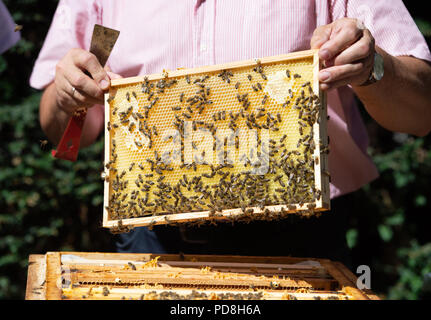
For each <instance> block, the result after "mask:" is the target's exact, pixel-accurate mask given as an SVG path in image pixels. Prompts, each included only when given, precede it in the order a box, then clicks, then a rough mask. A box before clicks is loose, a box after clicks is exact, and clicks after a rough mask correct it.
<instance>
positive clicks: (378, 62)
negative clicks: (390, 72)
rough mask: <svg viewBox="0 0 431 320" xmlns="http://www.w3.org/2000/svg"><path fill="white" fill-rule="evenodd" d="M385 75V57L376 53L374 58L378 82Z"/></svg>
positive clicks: (375, 75)
mask: <svg viewBox="0 0 431 320" xmlns="http://www.w3.org/2000/svg"><path fill="white" fill-rule="evenodd" d="M384 74H385V68H384V63H383V57H382V56H381V55H380V54H378V53H376V55H375V58H374V77H375V78H376V80H377V81H378V80H381V79H382V78H383V75H384Z"/></svg>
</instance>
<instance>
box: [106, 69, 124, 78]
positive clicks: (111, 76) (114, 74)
mask: <svg viewBox="0 0 431 320" xmlns="http://www.w3.org/2000/svg"><path fill="white" fill-rule="evenodd" d="M108 76H109V78H110V79H122V78H123V77H122V76H120V75H119V74H116V73H113V72H110V71H108Z"/></svg>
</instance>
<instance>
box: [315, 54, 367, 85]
mask: <svg viewBox="0 0 431 320" xmlns="http://www.w3.org/2000/svg"><path fill="white" fill-rule="evenodd" d="M372 64H373V60H372V59H369V58H367V59H363V60H360V61H358V62H357V63H352V64H344V65H339V66H334V67H331V68H327V69H324V70H322V71H321V72H320V73H319V81H320V82H321V86H320V88H321V89H322V90H329V89H335V88H339V87H341V86H344V85H348V84H350V85H360V84H362V83H364V82H365V81H366V80H367V79H368V77H369V75H370V71H369V70H371V66H372Z"/></svg>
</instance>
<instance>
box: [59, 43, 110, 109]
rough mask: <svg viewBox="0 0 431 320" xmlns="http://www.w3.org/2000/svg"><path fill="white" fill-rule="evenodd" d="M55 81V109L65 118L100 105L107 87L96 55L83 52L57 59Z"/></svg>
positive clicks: (105, 76)
mask: <svg viewBox="0 0 431 320" xmlns="http://www.w3.org/2000/svg"><path fill="white" fill-rule="evenodd" d="M86 73H87V74H86ZM88 74H90V75H91V77H92V78H91V77H90V76H88ZM54 82H55V88H56V102H57V106H58V107H59V108H60V109H61V110H63V111H64V112H66V113H67V114H68V115H72V114H73V113H74V111H75V110H76V109H77V108H79V107H87V108H90V107H92V106H94V105H96V104H103V91H104V90H107V89H108V88H109V85H110V79H109V76H108V74H107V71H105V70H104V69H103V68H102V66H101V65H100V63H99V61H97V58H96V56H95V55H94V54H92V53H90V52H88V51H85V50H82V49H72V50H70V51H69V52H68V53H67V54H66V55H65V56H64V58H63V59H61V60H60V62H59V63H58V64H57V66H56V72H55V81H54Z"/></svg>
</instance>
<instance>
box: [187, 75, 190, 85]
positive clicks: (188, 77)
mask: <svg viewBox="0 0 431 320" xmlns="http://www.w3.org/2000/svg"><path fill="white" fill-rule="evenodd" d="M186 81H187V83H188V84H190V76H189V75H187V76H186Z"/></svg>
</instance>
